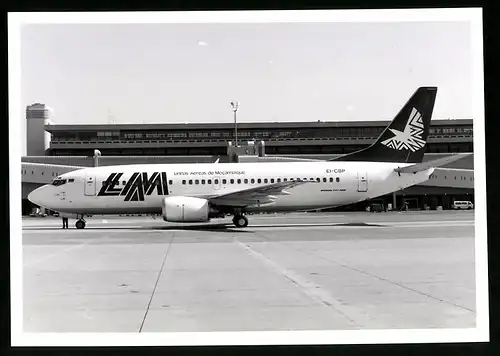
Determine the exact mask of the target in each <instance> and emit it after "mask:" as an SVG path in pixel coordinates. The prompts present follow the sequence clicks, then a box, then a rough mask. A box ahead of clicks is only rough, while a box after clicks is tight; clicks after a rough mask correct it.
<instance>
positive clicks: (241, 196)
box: [207, 180, 317, 207]
mask: <svg viewBox="0 0 500 356" xmlns="http://www.w3.org/2000/svg"><path fill="white" fill-rule="evenodd" d="M306 183H317V182H316V181H306V180H293V181H287V182H279V183H273V184H268V185H265V186H260V187H255V188H250V189H244V190H239V191H237V192H232V193H227V194H222V195H214V196H210V197H207V199H209V200H210V202H211V203H213V204H215V205H224V206H235V207H244V206H247V205H254V204H262V205H264V204H269V203H272V202H274V200H275V199H276V197H275V195H288V194H290V193H288V192H287V191H286V189H289V188H293V187H295V186H298V185H301V184H306Z"/></svg>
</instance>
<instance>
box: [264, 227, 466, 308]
mask: <svg viewBox="0 0 500 356" xmlns="http://www.w3.org/2000/svg"><path fill="white" fill-rule="evenodd" d="M264 238H266V239H267V237H265V236H264ZM268 240H269V239H268ZM276 243H278V244H280V245H282V246H283V247H285V248H288V249H291V250H293V251H295V252H299V253H303V254H306V255H309V256H313V257H316V258H320V259H322V260H324V261H328V262H331V263H334V264H336V265H339V266H341V267H343V268H346V269H349V270H351V271H355V272H358V273H361V274H364V275H366V276H369V277H372V278H375V279H378V280H380V281H383V282H387V283H389V284H392V285H395V286H398V287H401V288H404V289H406V290H409V291H411V292H414V293H417V294H420V295H423V296H425V297H428V298H431V299H434V300H437V301H439V302H441V303H444V304H449V305H453V306H455V307H457V308H460V309H464V310H467V311H469V312H472V313H474V314H475V313H476V311H475V310H473V309H470V308H467V307H464V306H462V305H458V304H456V303H453V302H450V301H447V300H445V299H442V298H439V297H436V296H434V295H432V294H429V293H425V292H422V291H419V290H417V289H414V288H410V287H408V286H406V285H404V284H401V283H398V282H395V281H392V280H390V279H387V278H384V277H380V276H377V275H374V274H371V273H369V272H366V271H364V270H362V269H359V268H356V267H351V266H349V265H347V264H345V263H342V262H338V261H336V260H332V259H330V258H326V257H324V256H320V255H317V254H315V253H311V252H305V251H301V250H297V249H294V248H293V247H290V246H287V245H284V244H282V243H279V242H276Z"/></svg>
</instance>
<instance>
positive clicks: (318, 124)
mask: <svg viewBox="0 0 500 356" xmlns="http://www.w3.org/2000/svg"><path fill="white" fill-rule="evenodd" d="M389 123H390V121H335V122H333V121H315V122H314V121H311V122H240V123H238V129H283V128H302V129H306V128H323V127H360V126H361V127H384V126H387V125H389ZM472 123H473V120H472V119H451V120H432V122H431V124H432V125H433V126H435V125H449V126H458V125H469V126H470V125H472ZM233 127H234V123H233V122H225V123H188V124H179V123H176V124H104V125H47V126H45V130H46V131H48V132H54V131H117V130H123V131H125V130H207V129H209V130H214V129H218V130H225V129H230V130H232V129H233Z"/></svg>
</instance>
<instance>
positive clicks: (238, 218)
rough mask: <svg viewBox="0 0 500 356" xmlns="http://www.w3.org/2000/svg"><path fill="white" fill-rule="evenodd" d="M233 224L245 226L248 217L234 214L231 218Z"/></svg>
mask: <svg viewBox="0 0 500 356" xmlns="http://www.w3.org/2000/svg"><path fill="white" fill-rule="evenodd" d="M233 224H234V226H236V227H247V226H248V219H247V217H246V216H245V215H241V214H236V215H235V216H234V218H233Z"/></svg>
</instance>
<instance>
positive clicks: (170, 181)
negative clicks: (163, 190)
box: [123, 180, 174, 185]
mask: <svg viewBox="0 0 500 356" xmlns="http://www.w3.org/2000/svg"><path fill="white" fill-rule="evenodd" d="M123 183H125V181H124V182H123ZM168 184H170V185H172V184H174V181H173V180H169V181H168Z"/></svg>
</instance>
